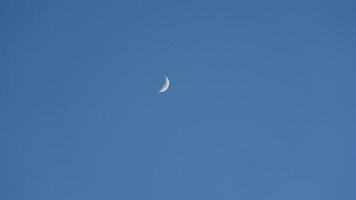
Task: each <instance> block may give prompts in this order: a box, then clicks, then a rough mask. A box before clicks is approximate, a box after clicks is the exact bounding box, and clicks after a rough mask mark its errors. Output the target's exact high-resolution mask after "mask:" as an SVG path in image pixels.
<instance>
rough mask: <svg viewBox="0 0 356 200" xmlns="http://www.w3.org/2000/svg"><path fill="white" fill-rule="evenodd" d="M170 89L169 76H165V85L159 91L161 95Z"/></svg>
mask: <svg viewBox="0 0 356 200" xmlns="http://www.w3.org/2000/svg"><path fill="white" fill-rule="evenodd" d="M168 88H169V79H168V77H167V76H165V80H164V83H163V85H162V87H161V89H160V90H158V92H159V93H162V92H166V91H167V90H168Z"/></svg>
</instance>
